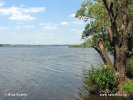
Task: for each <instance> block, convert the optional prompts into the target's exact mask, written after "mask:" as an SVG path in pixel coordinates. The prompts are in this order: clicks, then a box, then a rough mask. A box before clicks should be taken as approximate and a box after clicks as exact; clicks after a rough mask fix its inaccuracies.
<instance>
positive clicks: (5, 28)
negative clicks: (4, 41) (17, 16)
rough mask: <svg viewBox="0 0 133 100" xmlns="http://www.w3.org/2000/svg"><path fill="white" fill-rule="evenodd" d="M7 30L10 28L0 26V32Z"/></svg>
mask: <svg viewBox="0 0 133 100" xmlns="http://www.w3.org/2000/svg"><path fill="white" fill-rule="evenodd" d="M8 29H10V28H9V27H7V26H0V30H8Z"/></svg>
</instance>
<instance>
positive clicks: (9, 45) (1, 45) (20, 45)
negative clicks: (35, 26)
mask: <svg viewBox="0 0 133 100" xmlns="http://www.w3.org/2000/svg"><path fill="white" fill-rule="evenodd" d="M43 46H70V45H68V44H63V45H60V44H59V45H58V44H53V45H52V44H51V45H32V44H31V45H29V44H0V47H43Z"/></svg>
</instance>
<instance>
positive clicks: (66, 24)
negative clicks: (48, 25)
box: [60, 21, 70, 26]
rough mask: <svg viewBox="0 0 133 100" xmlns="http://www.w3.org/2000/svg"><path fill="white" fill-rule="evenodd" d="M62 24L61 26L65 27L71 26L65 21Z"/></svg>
mask: <svg viewBox="0 0 133 100" xmlns="http://www.w3.org/2000/svg"><path fill="white" fill-rule="evenodd" d="M60 24H61V25H64V26H68V25H70V24H69V22H65V21H64V22H61V23H60Z"/></svg>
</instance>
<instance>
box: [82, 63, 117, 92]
mask: <svg viewBox="0 0 133 100" xmlns="http://www.w3.org/2000/svg"><path fill="white" fill-rule="evenodd" d="M117 85H118V83H117V79H116V76H115V74H114V73H113V70H112V69H111V68H109V67H108V66H106V65H102V66H101V67H99V68H94V67H92V68H91V69H90V70H88V71H87V73H86V74H85V78H84V88H86V89H87V90H88V91H89V93H90V94H99V93H115V92H117Z"/></svg>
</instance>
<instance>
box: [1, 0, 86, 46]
mask: <svg viewBox="0 0 133 100" xmlns="http://www.w3.org/2000/svg"><path fill="white" fill-rule="evenodd" d="M82 2H83V0H0V43H1V44H79V43H81V42H82V41H81V34H82V31H83V30H84V26H85V22H84V21H81V20H78V19H75V18H74V13H75V12H76V11H77V9H78V8H79V7H80V6H81V3H82Z"/></svg>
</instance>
